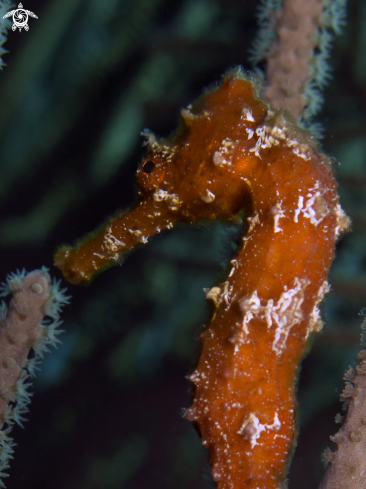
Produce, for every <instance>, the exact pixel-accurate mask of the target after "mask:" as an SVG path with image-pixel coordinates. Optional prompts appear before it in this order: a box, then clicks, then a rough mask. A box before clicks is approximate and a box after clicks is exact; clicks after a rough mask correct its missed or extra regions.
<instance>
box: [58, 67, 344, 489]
mask: <svg viewBox="0 0 366 489" xmlns="http://www.w3.org/2000/svg"><path fill="white" fill-rule="evenodd" d="M144 135H145V137H146V138H147V145H148V147H149V150H148V154H147V156H146V157H145V158H144V159H143V160H142V162H141V163H140V165H139V168H138V171H137V182H138V184H139V186H140V188H141V192H140V194H139V201H138V203H137V205H136V206H135V207H134V208H133V209H131V210H129V211H127V212H124V213H123V214H121V215H120V216H119V217H116V218H114V219H112V220H111V221H110V222H109V223H108V224H107V225H106V227H105V228H104V229H103V230H102V231H99V232H98V233H97V234H96V235H95V236H93V237H91V238H90V239H89V240H88V241H83V242H81V243H80V245H79V246H77V247H75V248H69V247H62V248H61V249H59V250H58V251H57V253H56V256H55V262H56V266H58V267H59V268H60V269H61V270H62V272H63V274H64V276H65V277H66V278H67V279H68V280H69V281H71V282H73V283H79V282H82V281H88V280H90V278H91V277H92V276H93V274H95V273H97V272H98V271H99V270H100V269H101V268H103V267H106V266H110V265H111V264H114V263H116V262H117V261H118V259H119V257H120V255H121V253H123V252H125V251H126V250H129V249H131V248H132V247H133V246H134V245H135V244H137V243H146V242H147V240H148V238H149V237H150V236H151V235H153V234H156V233H159V232H161V231H162V230H163V229H166V228H170V227H172V226H173V225H174V224H175V223H177V222H184V223H188V224H191V223H195V222H197V221H198V220H200V219H203V218H206V219H214V218H216V217H224V218H228V219H232V218H236V219H237V218H238V216H242V215H243V212H242V211H243V209H244V211H245V213H246V215H250V217H248V218H247V219H246V221H244V223H245V224H244V223H243V244H242V247H241V249H240V250H239V251H238V253H237V256H236V257H235V258H234V259H233V260H232V261H231V264H232V268H231V271H230V273H229V276H228V277H227V279H226V281H225V282H224V283H221V284H220V285H218V286H216V287H213V288H211V289H209V290H206V297H207V299H210V300H211V301H213V304H214V313H213V316H212V319H211V322H210V324H209V326H208V327H207V329H205V331H204V332H203V333H202V334H201V340H202V352H201V355H200V359H199V363H198V366H197V368H196V370H195V371H194V373H193V374H192V375H191V376H190V377H189V378H190V380H191V381H192V382H193V383H194V384H195V395H194V399H193V404H192V406H191V407H190V408H189V409H187V411H186V418H187V419H189V420H191V421H193V422H195V424H196V426H197V427H198V430H199V433H200V435H201V438H202V443H203V444H204V445H205V446H206V447H207V448H208V449H209V452H210V459H211V464H212V477H213V479H214V480H215V481H216V482H217V485H218V488H219V489H239V488H240V489H242V488H246V489H259V488H260V489H277V488H278V487H283V486H284V485H285V478H286V467H287V466H286V463H287V460H288V454H289V453H290V452H291V449H292V447H293V445H294V439H295V434H296V429H295V424H294V410H295V407H296V400H295V395H294V383H295V377H296V370H297V366H298V364H299V361H300V359H301V357H302V356H303V354H304V349H305V345H306V340H307V338H308V337H309V335H310V333H312V332H313V331H319V330H320V329H321V327H322V324H323V323H322V321H321V318H320V313H319V309H318V305H319V303H320V301H321V300H322V298H323V296H324V294H325V293H326V292H327V291H328V290H329V287H328V284H327V282H326V278H327V273H328V269H329V267H330V264H331V262H332V260H333V256H334V245H335V241H336V239H337V237H338V235H339V233H340V232H341V231H343V230H344V229H346V227H347V225H348V218H347V217H346V215H345V213H344V212H343V211H342V209H341V207H340V205H339V203H338V197H337V186H336V182H335V179H334V178H333V176H332V172H331V164H330V160H329V159H328V158H327V157H326V156H325V155H323V154H321V153H320V152H319V150H318V148H317V147H316V144H315V142H314V140H313V139H312V137H311V136H310V134H308V133H306V132H305V131H302V130H300V129H298V128H296V127H295V126H294V125H293V124H292V123H291V122H289V121H288V118H287V116H286V114H285V113H284V112H283V111H276V112H273V111H271V110H270V108H269V106H268V105H267V104H266V103H264V102H263V101H261V100H260V99H259V97H258V94H257V88H256V83H255V81H253V80H252V79H250V77H246V76H245V75H243V73H242V72H241V71H240V70H239V69H237V70H235V71H232V72H230V73H228V74H227V75H226V76H225V77H224V78H223V81H222V83H221V85H220V86H219V87H216V88H215V89H213V90H211V91H207V92H205V93H204V95H203V96H202V97H201V98H199V99H198V100H197V101H196V102H195V103H194V104H193V105H192V106H189V107H188V108H187V109H184V110H182V111H181V123H180V127H179V128H178V131H177V132H176V133H175V134H174V135H173V136H171V137H170V138H168V139H161V140H160V139H157V138H156V137H155V136H154V135H153V134H152V133H150V132H148V131H145V133H144ZM248 213H249V214H248Z"/></svg>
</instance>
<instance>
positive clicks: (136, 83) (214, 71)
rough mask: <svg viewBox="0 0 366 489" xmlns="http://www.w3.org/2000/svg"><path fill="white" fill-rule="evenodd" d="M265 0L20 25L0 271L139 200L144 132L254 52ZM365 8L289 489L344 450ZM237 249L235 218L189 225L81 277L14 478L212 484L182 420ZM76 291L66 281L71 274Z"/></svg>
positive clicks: (328, 104) (350, 35) (357, 273)
mask: <svg viewBox="0 0 366 489" xmlns="http://www.w3.org/2000/svg"><path fill="white" fill-rule="evenodd" d="M256 5H257V2H256V1H253V0H247V1H243V0H105V1H102V0H52V1H51V0H50V1H48V2H45V1H39V2H37V1H32V0H28V1H27V3H26V4H24V8H27V9H29V10H31V11H33V12H35V13H36V14H37V15H38V17H39V19H38V20H35V19H30V20H29V26H30V29H29V31H28V32H24V31H22V32H19V31H16V32H12V31H10V33H9V36H8V42H7V44H6V45H5V47H6V48H7V49H8V50H9V53H8V54H6V55H4V57H3V59H4V61H5V62H6V63H7V67H5V69H4V70H3V72H2V73H0V108H1V110H0V162H1V163H0V258H1V259H0V268H1V269H0V272H1V273H0V277H3V278H5V276H6V274H7V273H9V272H11V271H14V270H15V269H17V268H23V267H25V268H26V269H27V270H32V269H34V268H39V267H40V266H42V265H46V266H47V267H49V268H50V269H51V273H52V274H53V275H54V276H56V277H59V278H60V277H61V275H60V273H59V272H58V270H56V269H53V267H52V262H53V260H52V254H53V251H54V249H55V248H56V247H57V246H58V245H60V244H62V243H73V242H74V241H75V240H76V239H77V238H79V237H81V236H82V235H84V234H85V233H86V232H89V231H91V230H93V229H94V228H95V227H96V226H97V225H99V224H100V223H101V222H102V221H103V220H105V219H106V218H107V217H108V216H110V215H112V214H114V213H115V211H116V210H117V209H124V208H127V207H128V206H130V205H131V203H132V202H133V201H134V199H135V196H136V188H135V186H134V173H135V169H136V166H137V163H138V161H139V159H140V158H141V155H142V154H143V149H142V147H141V141H142V140H141V137H140V136H139V134H140V132H141V130H142V129H144V128H145V127H148V128H150V129H151V130H153V131H154V132H156V133H157V134H159V135H168V134H169V133H170V131H172V130H173V129H174V128H175V127H176V124H177V121H178V113H179V110H180V108H181V107H185V106H187V105H188V104H189V103H190V102H192V101H193V100H194V99H195V98H196V97H197V96H198V95H199V94H200V93H201V91H202V89H203V88H204V87H206V86H208V85H210V84H211V83H212V82H215V81H218V80H219V79H220V76H221V74H222V73H223V72H225V70H226V69H227V68H228V67H232V66H235V65H238V64H243V65H244V67H245V68H246V69H249V68H250V65H249V63H248V49H249V47H250V44H251V42H252V40H253V38H254V36H255V33H256V30H257V25H256V19H255V9H256ZM365 33H366V3H365V2H363V1H362V0H351V1H350V2H349V6H348V23H347V25H346V26H345V27H344V35H343V36H342V37H339V38H337V41H336V44H335V48H334V50H333V54H332V58H331V59H330V64H331V66H332V67H333V68H334V77H333V80H332V81H331V83H330V85H329V87H328V88H327V89H326V91H325V106H324V110H323V111H322V113H321V114H320V115H319V118H318V119H319V121H321V122H322V123H323V125H324V128H325V139H324V140H323V146H324V150H325V151H326V152H327V153H328V154H329V155H331V156H334V157H336V158H337V159H338V160H339V162H340V163H341V166H340V167H339V169H338V170H337V179H338V182H339V186H340V193H341V201H342V205H343V207H344V208H345V210H346V211H347V213H348V214H349V215H350V216H351V218H352V219H353V233H352V234H349V235H347V236H346V237H345V238H343V240H342V241H341V242H340V243H339V244H338V247H337V258H336V261H335V263H334V265H333V268H332V272H331V276H330V282H331V285H332V292H331V293H330V294H329V295H328V297H327V300H326V303H325V307H324V315H325V318H326V323H327V324H326V327H325V329H324V333H323V334H322V335H321V336H319V337H318V339H317V340H316V342H315V344H314V346H313V348H312V351H311V353H310V355H309V356H308V357H307V358H306V360H305V361H304V362H303V369H302V373H301V378H300V383H299V399H300V437H299V444H298V448H297V450H296V453H295V458H294V462H293V465H292V468H291V472H290V488H293V489H295V488H296V489H309V488H315V487H316V482H317V480H319V478H320V476H321V473H322V470H323V467H322V463H321V461H320V453H321V451H322V450H323V449H324V448H325V447H326V446H330V445H331V443H330V442H329V435H331V434H334V432H335V431H336V425H335V424H334V421H333V418H334V415H335V414H336V413H337V412H339V411H340V403H339V401H338V395H339V393H340V391H341V389H342V387H343V382H342V374H343V371H344V370H345V368H346V367H347V366H348V365H349V364H350V363H352V361H353V358H354V355H355V353H356V352H357V350H358V348H359V336H360V330H359V325H360V322H361V321H360V318H359V317H358V315H357V314H358V312H359V311H360V309H361V308H362V307H365V306H366V241H365V238H366V193H365V189H366V58H365V56H366V55H365V52H366V34H365ZM229 255H230V235H229V236H228V233H227V231H225V228H224V227H223V226H222V225H210V226H206V227H199V228H197V229H192V228H189V229H188V228H184V227H178V228H177V229H174V230H172V231H170V232H166V233H165V234H163V235H162V236H159V237H156V238H154V239H152V240H151V241H150V242H149V244H148V245H146V246H144V247H142V248H140V249H138V250H136V251H135V252H134V253H133V254H132V255H130V256H129V258H128V260H127V261H126V263H124V264H123V266H118V267H115V268H114V269H110V270H109V271H107V272H106V273H104V274H103V275H101V276H100V277H98V278H97V279H96V280H95V282H93V284H92V285H91V286H89V287H78V286H69V292H70V293H71V294H72V296H73V301H72V304H71V305H70V306H68V307H67V308H65V312H64V315H63V318H64V329H65V331H66V332H65V333H64V334H63V335H62V338H61V339H62V340H63V344H62V345H61V346H60V347H59V348H58V350H56V351H54V352H52V355H48V356H47V357H46V359H45V361H44V363H43V365H42V371H41V372H40V374H39V375H38V377H37V378H36V380H35V381H34V397H33V401H32V403H31V405H30V413H29V416H28V418H29V421H28V422H27V423H26V425H25V429H24V430H22V429H21V428H18V427H17V428H15V429H14V430H13V435H14V438H15V441H16V443H17V445H18V446H17V447H16V450H15V459H14V460H13V461H12V463H11V470H10V478H9V479H8V481H7V487H8V489H46V488H47V489H49V488H50V487H52V489H76V488H77V489H99V488H100V489H140V488H141V489H155V488H159V489H170V488H173V487H174V489H199V488H205V487H208V486H209V484H210V482H209V481H207V480H206V477H207V471H208V469H207V455H206V452H205V450H204V449H202V448H201V445H200V442H199V439H198V437H197V435H196V433H195V431H194V430H193V428H192V426H191V424H190V423H189V422H187V421H185V420H184V419H183V418H182V417H181V408H183V407H187V406H188V405H189V403H190V383H189V382H188V381H187V380H186V378H185V376H186V375H187V373H188V372H189V371H190V370H191V369H192V367H193V366H194V364H195V361H196V355H197V351H198V344H197V342H195V341H194V339H195V338H196V337H197V335H198V334H199V332H200V330H201V328H202V325H203V324H205V322H206V321H207V318H208V307H207V304H206V302H205V300H204V293H203V290H202V289H203V287H210V286H213V285H214V284H215V283H217V279H218V276H219V274H220V271H221V270H222V263H223V261H225V260H227V259H228V257H229ZM65 285H66V284H65Z"/></svg>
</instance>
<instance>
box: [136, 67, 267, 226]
mask: <svg viewBox="0 0 366 489" xmlns="http://www.w3.org/2000/svg"><path fill="white" fill-rule="evenodd" d="M266 109H267V107H266V105H265V104H263V102H260V101H259V100H257V98H256V89H255V85H253V83H252V82H251V81H249V80H247V79H245V77H244V76H243V75H242V74H241V72H238V71H236V72H235V74H231V75H228V76H226V77H225V78H224V79H223V81H222V83H221V84H220V86H216V87H214V88H213V89H211V90H208V91H206V92H205V93H204V94H203V95H202V96H201V97H200V98H199V99H198V100H197V101H196V102H194V104H192V105H189V106H188V107H187V108H186V109H182V110H181V113H180V123H179V126H178V129H177V131H176V132H175V133H173V134H172V135H171V136H170V137H168V138H166V139H163V138H162V139H159V138H158V137H157V136H155V135H154V134H153V133H152V132H150V131H149V130H146V129H145V131H144V132H143V133H142V135H143V136H144V137H145V138H146V142H145V145H146V146H148V152H147V155H146V156H145V157H144V158H143V159H142V161H141V163H140V165H139V167H138V170H137V183H138V185H139V187H140V189H141V198H142V199H144V198H147V197H149V196H152V198H153V200H154V201H155V202H156V203H159V202H161V205H162V206H168V209H169V210H170V211H172V212H174V213H175V214H179V215H180V217H181V219H182V220H183V221H184V220H187V221H192V220H195V219H200V218H214V217H217V216H223V217H233V216H234V215H235V214H237V213H238V212H239V211H240V210H241V209H242V208H243V207H244V206H245V204H246V200H247V199H246V195H247V194H248V185H247V182H246V181H245V180H244V179H242V178H241V172H240V165H242V164H243V161H244V160H245V161H246V162H249V161H250V160H251V159H254V156H255V155H254V154H253V153H248V151H247V148H246V146H248V143H246V145H243V144H241V142H243V141H245V142H247V141H248V135H250V133H251V132H254V130H255V128H256V127H258V124H259V123H260V122H261V121H263V119H264V117H265V116H266ZM252 127H253V129H252ZM249 164H250V163H249ZM175 217H178V216H177V215H176V216H175Z"/></svg>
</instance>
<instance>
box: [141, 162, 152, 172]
mask: <svg viewBox="0 0 366 489" xmlns="http://www.w3.org/2000/svg"><path fill="white" fill-rule="evenodd" d="M154 168H155V163H154V162H153V161H151V160H149V161H147V162H146V163H145V164H144V166H143V167H142V169H143V170H144V172H145V173H151V172H152V171H153V169H154Z"/></svg>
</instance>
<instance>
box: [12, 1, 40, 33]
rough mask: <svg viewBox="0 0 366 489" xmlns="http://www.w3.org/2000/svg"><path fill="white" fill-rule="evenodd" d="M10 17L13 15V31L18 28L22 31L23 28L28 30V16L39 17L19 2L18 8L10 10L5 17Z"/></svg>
mask: <svg viewBox="0 0 366 489" xmlns="http://www.w3.org/2000/svg"><path fill="white" fill-rule="evenodd" d="M8 17H13V25H12V29H13V31H15V30H16V29H17V28H18V29H19V31H21V30H22V29H24V30H26V31H28V30H29V25H28V17H34V18H35V19H38V17H37V16H36V15H35V14H34V13H33V12H31V11H30V10H25V9H24V8H23V5H22V4H21V3H19V5H18V8H17V9H16V10H10V12H8V13H7V14H6V15H4V17H3V19H6V18H8Z"/></svg>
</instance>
